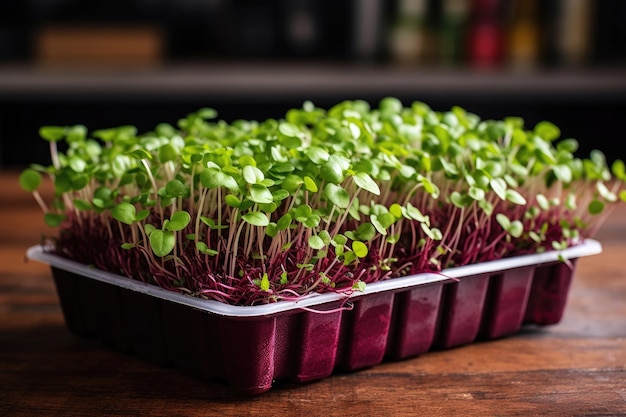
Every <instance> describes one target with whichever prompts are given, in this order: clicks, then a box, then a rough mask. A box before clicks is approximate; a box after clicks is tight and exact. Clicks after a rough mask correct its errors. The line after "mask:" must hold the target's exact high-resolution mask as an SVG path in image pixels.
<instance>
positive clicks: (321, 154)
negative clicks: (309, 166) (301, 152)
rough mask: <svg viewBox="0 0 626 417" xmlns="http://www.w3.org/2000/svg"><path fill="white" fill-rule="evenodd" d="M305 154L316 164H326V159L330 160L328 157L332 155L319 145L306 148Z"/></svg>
mask: <svg viewBox="0 0 626 417" xmlns="http://www.w3.org/2000/svg"><path fill="white" fill-rule="evenodd" d="M305 154H306V156H307V157H308V158H309V159H310V160H311V161H312V162H313V163H314V164H315V165H322V164H324V163H325V162H326V161H328V157H329V156H330V155H329V154H328V152H327V151H326V150H325V149H322V148H320V147H318V146H311V147H309V148H308V149H307V150H306V152H305Z"/></svg>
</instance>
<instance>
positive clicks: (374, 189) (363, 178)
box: [352, 172, 380, 195]
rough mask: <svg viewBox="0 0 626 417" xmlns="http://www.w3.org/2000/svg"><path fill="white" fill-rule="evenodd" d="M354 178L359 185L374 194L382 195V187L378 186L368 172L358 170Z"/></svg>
mask: <svg viewBox="0 0 626 417" xmlns="http://www.w3.org/2000/svg"><path fill="white" fill-rule="evenodd" d="M352 178H353V180H354V183H355V184H356V185H357V187H360V188H363V189H364V190H366V191H369V192H370V193H372V194H375V195H380V188H379V187H378V184H376V182H374V180H373V179H372V177H370V176H369V174H366V173H365V172H357V173H356V174H354V176H353V177H352Z"/></svg>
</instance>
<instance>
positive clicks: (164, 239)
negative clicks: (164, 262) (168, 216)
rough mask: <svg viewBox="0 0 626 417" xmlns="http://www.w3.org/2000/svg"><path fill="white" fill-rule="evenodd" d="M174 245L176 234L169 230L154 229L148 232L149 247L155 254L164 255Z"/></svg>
mask: <svg viewBox="0 0 626 417" xmlns="http://www.w3.org/2000/svg"><path fill="white" fill-rule="evenodd" d="M174 246H176V236H175V235H174V232H172V231H169V230H159V229H156V230H154V231H153V232H152V233H151V234H150V247H151V248H152V251H153V252H154V254H155V255H156V256H160V257H163V256H166V255H167V254H169V253H170V252H171V251H172V250H173V249H174Z"/></svg>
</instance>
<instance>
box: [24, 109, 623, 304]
mask: <svg viewBox="0 0 626 417" xmlns="http://www.w3.org/2000/svg"><path fill="white" fill-rule="evenodd" d="M216 117H217V113H216V112H215V111H214V110H212V109H200V110H198V111H197V112H194V113H192V114H189V115H188V116H187V117H185V118H183V119H181V120H179V122H178V124H177V126H172V125H169V124H159V125H158V126H156V128H155V129H154V130H153V131H150V132H146V133H142V134H139V133H138V132H137V130H136V129H135V128H134V127H132V126H122V127H118V128H113V129H106V130H100V131H95V132H92V133H91V135H90V134H89V133H88V131H87V129H86V128H85V127H84V126H82V125H76V126H68V127H65V126H47V127H43V128H41V130H40V133H41V136H42V138H43V139H45V140H46V141H48V142H49V146H50V152H51V161H52V163H51V165H50V166H47V167H42V166H32V167H30V168H28V169H26V170H25V171H24V172H23V173H22V175H21V176H20V184H21V185H22V187H23V188H24V189H25V190H26V191H28V192H32V193H33V195H34V198H35V199H36V201H37V203H38V204H39V205H40V207H41V209H42V211H43V213H44V216H45V220H46V222H47V223H48V224H49V225H51V226H58V227H59V228H60V230H59V233H58V236H56V237H55V238H54V239H53V243H54V245H53V248H54V249H53V251H54V252H55V253H57V254H59V255H62V256H65V257H68V258H71V259H74V260H77V261H79V262H83V263H86V264H90V265H94V266H96V267H97V268H101V269H104V270H108V271H112V272H116V273H120V272H121V273H122V274H124V275H126V276H128V277H130V278H133V279H138V280H144V281H146V282H149V283H153V284H156V285H160V286H162V287H164V288H167V289H170V290H173V291H178V292H182V293H185V294H191V295H193V296H197V297H203V298H208V299H215V300H219V301H222V302H225V303H228V304H234V305H252V304H263V303H269V302H274V301H278V300H281V299H290V300H293V299H297V298H299V297H302V296H305V295H307V294H310V293H312V292H323V291H336V292H348V293H349V292H352V291H362V290H363V289H364V288H365V286H366V285H367V283H371V282H375V281H380V280H384V279H392V278H394V277H398V276H403V275H407V274H414V273H419V272H426V271H440V270H442V269H445V268H449V267H453V266H460V265H467V264H471V263H477V262H483V261H489V260H494V259H500V258H504V257H510V256H516V255H520V254H526V253H536V252H541V251H546V250H562V249H564V248H567V247H569V246H572V245H576V244H577V243H579V242H580V241H581V240H582V239H584V238H587V237H591V236H592V235H593V234H594V233H595V232H596V231H597V228H598V227H599V226H600V225H601V224H602V222H603V221H604V219H605V218H606V216H607V214H608V212H609V210H610V208H611V207H612V206H613V205H614V204H616V203H617V202H619V201H626V191H625V190H624V187H623V184H624V180H625V179H626V172H625V171H626V170H625V169H624V164H623V162H621V161H619V160H618V161H616V162H615V163H614V164H613V165H612V167H611V169H609V167H608V166H607V163H606V160H605V158H604V156H603V155H602V154H601V153H600V152H598V151H594V152H592V153H591V154H590V156H589V158H588V159H580V158H578V157H576V156H575V155H574V152H576V150H577V143H576V141H575V140H573V139H564V140H559V136H560V131H559V129H558V128H557V127H556V126H554V125H553V124H552V123H549V122H541V123H539V124H537V125H536V126H535V127H534V128H532V129H528V128H526V127H525V126H524V123H523V121H522V120H521V119H519V118H507V119H505V120H502V121H497V120H481V119H480V118H479V117H478V116H476V115H474V114H471V113H469V112H467V111H465V110H464V109H461V108H460V107H454V108H452V109H451V110H450V111H448V112H437V111H433V110H432V109H430V108H429V107H428V106H427V105H426V104H424V103H420V102H415V103H412V104H411V105H410V106H408V107H405V106H404V105H403V104H402V103H401V102H400V101H398V100H397V99H395V98H386V99H384V100H382V101H381V102H380V104H379V106H378V107H377V108H371V107H370V105H369V104H367V103H365V102H363V101H345V102H342V103H339V104H337V105H336V106H334V107H332V108H330V109H328V110H324V109H321V108H317V107H315V106H314V105H313V104H312V103H310V102H306V103H305V104H304V106H303V108H302V109H292V110H290V111H289V112H287V114H286V115H285V117H284V118H283V119H280V120H274V119H269V120H265V121H263V122H256V121H245V120H238V121H236V122H233V123H226V122H225V121H223V120H217V119H216ZM61 141H64V142H65V144H66V145H67V151H65V152H64V153H62V152H60V151H59V148H57V144H58V143H59V142H61ZM42 177H47V178H49V179H50V180H51V181H53V183H54V188H55V198H54V201H52V202H49V203H47V202H45V201H44V200H43V199H42V197H41V195H40V194H39V193H38V192H37V189H38V187H39V186H40V183H41V181H42Z"/></svg>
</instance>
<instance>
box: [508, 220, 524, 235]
mask: <svg viewBox="0 0 626 417" xmlns="http://www.w3.org/2000/svg"><path fill="white" fill-rule="evenodd" d="M507 231H508V232H509V233H510V234H511V236H513V237H515V238H518V237H521V236H522V233H523V232H524V225H523V224H522V222H521V221H519V220H514V221H513V222H511V226H510V227H509V229H508V230H507Z"/></svg>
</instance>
